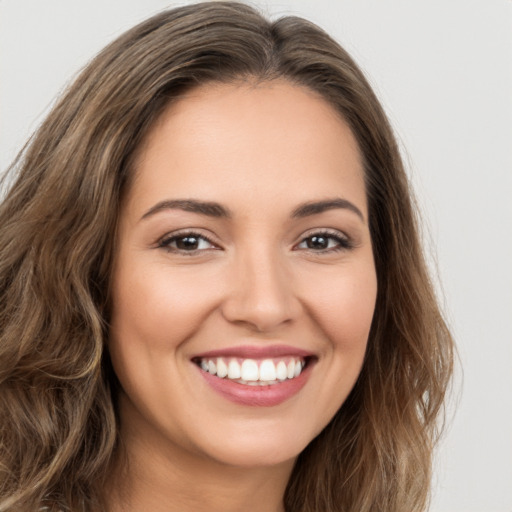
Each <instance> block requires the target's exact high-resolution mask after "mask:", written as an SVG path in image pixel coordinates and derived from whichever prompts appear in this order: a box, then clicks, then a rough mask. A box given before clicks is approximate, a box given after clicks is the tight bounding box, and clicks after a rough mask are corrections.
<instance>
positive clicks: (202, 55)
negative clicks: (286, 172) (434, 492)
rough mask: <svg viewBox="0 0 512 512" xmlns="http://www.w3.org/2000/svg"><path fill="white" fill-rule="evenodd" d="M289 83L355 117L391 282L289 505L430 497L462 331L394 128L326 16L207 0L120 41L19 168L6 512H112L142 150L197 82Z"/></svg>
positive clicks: (8, 323) (417, 504)
mask: <svg viewBox="0 0 512 512" xmlns="http://www.w3.org/2000/svg"><path fill="white" fill-rule="evenodd" d="M277 78H280V79H285V80H288V81H289V82H291V83H293V84H297V85H300V86H302V87H306V88H308V89H310V90H312V91H316V92H317V93H318V94H320V95H321V96H322V97H323V98H324V99H325V100H326V101H328V102H329V103H330V105H332V107H333V108H334V109H336V110H337V111H338V112H339V113H340V114H341V116H342V117H343V118H344V119H345V121H346V122H347V123H348V125H349V126H350V128H351V130H352V132H353V134H354V136H355V138H356V140H357V142H358V145H359V149H360V152H361V154H362V158H363V161H364V170H365V183H366V191H367V197H368V209H369V223H370V232H371V238H372V243H373V250H374V257H375V264H376V269H377V280H378V297H377V302H376V309H375V315H374V320H373V324H372V328H371V332H370V338H369V342H368V349H367V354H366V358H365V362H364V365H363V369H362V372H361V374H360V377H359V379H358V381H357V383H356V385H355V387H354V389H353V390H352V392H351V394H350V395H349V397H348V399H347V400H346V402H345V403H344V404H343V406H342V407H341V409H340V410H339V411H338V412H337V414H336V415H335V417H334V418H333V419H332V421H331V422H330V423H329V424H328V425H327V427H326V428H325V429H324V430H323V432H322V433H321V434H320V435H319V436H318V437H317V438H316V439H314V440H313V441H312V442H311V443H310V444H309V445H308V447H307V448H306V449H305V450H304V452H303V453H301V454H300V456H299V457H298V460H297V462H296V464H295V467H294V470H293V473H292V476H291V479H290V482H289V484H288V488H287V490H286V494H285V496H284V502H285V508H286V510H287V511H288V512H314V511H316V512H334V511H336V512H340V511H343V512H370V511H371V512H377V511H379V512H412V511H414V512H417V511H423V510H425V509H426V507H427V504H428V493H429V486H430V479H431V457H432V449H433V446H434V444H435V441H436V439H437V436H438V434H439V432H440V425H441V423H440V422H439V421H438V420H439V417H440V416H441V417H442V414H441V413H442V412H443V400H444V396H445V392H446V389H447V386H448V383H449V380H450V376H451V372H452V360H453V342H452V338H451V336H450V333H449V330H448V329H447V327H446V324H445V322H444V320H443V317H442V314H441V312H440V309H439V306H438V303H437V300H436V297H435V293H434V290H433V286H432V283H431V281H430V279H429V275H428V272H427V268H426V264H425V260H424V257H423V254H422V250H421V245H420V241H419V234H418V226H417V219H416V208H415V206H414V202H413V200H412V194H411V191H410V188H409V184H408V180H407V177H406V173H405V172H404V168H403V165H402V161H401V158H400V154H399V150H398V147H397V143H396V140H395V137H394V135H393V132H392V129H391V127H390V125H389V123H388V120H387V118H386V116H385V114H384V112H383V109H382V107H381V106H380V104H379V102H378V100H377V98H376V96H375V94H374V93H373V91H372V89H371V87H370V85H369V84H368V82H367V80H366V79H365V77H364V75H363V74H362V72H361V71H360V69H359V68H358V67H357V65H356V64H355V63H354V62H353V60H352V59H351V57H350V56H349V55H348V54H347V53H346V51H345V50H344V49H342V48H341V47H340V46H339V45H338V44H337V43H336V42H335V41H333V40H332V39H331V38H330V37H329V36H328V35H327V34H326V33H324V32H323V31H322V30H321V29H320V28H318V27H317V26H315V25H314V24H312V23H310V22H308V21H305V20H303V19H300V18H297V17H284V18H281V19H279V20H277V21H269V20H267V19H265V18H264V17H262V16H261V15H260V14H259V13H258V12H256V11H255V10H254V9H253V8H251V7H249V6H246V5H244V4H241V3H236V2H211V3H210V2H205V3H201V4H196V5H188V6H186V7H180V8H177V9H173V10H169V11H165V12H162V13H161V14H158V15H156V16H154V17H152V18H150V19H149V20H147V21H145V22H143V23H141V24H140V25H138V26H136V27H134V28H133V29H131V30H129V31H128V32H126V33H125V34H124V35H122V36H121V37H119V38H118V39H117V40H116V41H114V42H113V43H111V44H110V45H109V46H107V47H106V48H105V49H104V50H103V51H102V52H101V53H100V54H99V55H98V56H97V57H96V58H94V59H93V60H92V61H91V63H90V64H89V65H88V66H87V67H86V68H85V69H84V70H83V71H82V72H81V74H80V75H79V76H78V78H77V79H76V80H75V81H74V83H73V84H72V85H71V86H70V87H69V88H68V90H67V91H66V92H65V94H64V95H63V97H62V98H61V99H60V101H59V102H58V103H57V104H56V106H55V107H54V108H53V110H52V111H51V113H50V114H49V115H48V117H47V119H46V120H45V121H44V123H43V124H42V125H41V127H40V128H39V130H38V131H37V132H36V134H35V135H34V136H33V138H32V139H31V141H30V142H29V144H28V145H27V147H26V148H25V149H24V150H23V151H22V153H21V154H20V155H19V156H18V158H17V160H16V161H15V163H14V164H13V165H12V166H11V169H10V174H9V176H10V175H11V174H12V175H13V179H12V184H11V185H10V186H9V187H8V189H9V190H8V191H7V193H6V196H5V198H4V200H3V202H2V204H1V206H0V512H5V511H30V512H33V511H35V510H38V509H40V508H42V507H47V508H46V509H47V510H51V511H57V510H59V511H63V510H66V511H72V512H79V511H80V512H92V511H94V510H100V509H101V507H102V505H101V494H102V488H101V483H102V482H103V480H104V478H105V476H106V475H107V472H108V471H109V468H110V467H111V464H112V461H113V458H114V456H115V455H116V453H117V452H118V421H117V417H116V393H115V376H114V375H113V372H112V369H111V367H110V363H109V357H108V353H107V352H106V350H105V347H106V341H107V338H108V321H109V308H108V305H109V279H110V271H111V267H112V261H113V245H114V240H115V233H116V226H117V222H118V215H119V205H120V200H121V198H122V197H123V193H124V190H125V189H126V187H127V186H128V184H129V180H130V176H131V175H132V174H133V169H132V165H131V164H132V161H133V156H134V152H135V150H136V149H137V148H138V147H139V145H140V143H141V141H142V139H143V138H144V136H145V134H146V133H147V131H148V129H149V128H150V127H151V126H152V125H153V123H154V122H155V120H156V119H157V118H158V116H159V115H160V114H161V112H162V111H163V109H164V108H165V107H166V106H167V105H168V104H169V103H171V102H173V101H175V100H177V99H179V98H180V96H182V95H183V94H184V93H185V92H186V91H188V90H190V89H191V88H194V87H197V86H199V85H202V84H207V83H210V82H221V83H229V82H234V81H240V80H256V81H269V80H273V79H277ZM4 180H5V179H4ZM4 183H6V181H4Z"/></svg>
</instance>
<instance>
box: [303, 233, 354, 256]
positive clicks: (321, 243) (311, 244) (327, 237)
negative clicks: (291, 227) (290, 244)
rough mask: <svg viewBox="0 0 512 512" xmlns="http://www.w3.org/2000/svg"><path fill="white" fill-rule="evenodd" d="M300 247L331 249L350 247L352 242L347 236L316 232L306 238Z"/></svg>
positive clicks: (319, 249)
mask: <svg viewBox="0 0 512 512" xmlns="http://www.w3.org/2000/svg"><path fill="white" fill-rule="evenodd" d="M297 248H298V249H308V250H310V251H317V252H320V251H330V250H341V249H349V248H350V242H349V241H348V239H347V238H344V237H342V236H340V235H333V234H330V233H315V234H313V235H310V236H308V237H307V238H304V239H303V240H302V241H301V242H300V243H299V244H298V245H297Z"/></svg>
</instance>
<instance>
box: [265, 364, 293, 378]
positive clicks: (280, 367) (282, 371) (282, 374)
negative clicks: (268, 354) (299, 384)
mask: <svg viewBox="0 0 512 512" xmlns="http://www.w3.org/2000/svg"><path fill="white" fill-rule="evenodd" d="M260 375H261V370H260ZM276 376H277V378H278V379H279V380H286V377H287V376H288V370H287V368H286V364H285V362H284V361H279V363H277V368H276Z"/></svg>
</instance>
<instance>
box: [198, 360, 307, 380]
mask: <svg viewBox="0 0 512 512" xmlns="http://www.w3.org/2000/svg"><path fill="white" fill-rule="evenodd" d="M310 359H311V358H309V357H299V356H288V357H277V358H267V359H243V358H235V357H201V358H195V359H194V360H193V362H194V363H195V364H197V365H198V366H199V367H200V368H201V369H202V370H203V371H204V372H206V373H208V374H210V375H214V376H216V377H218V378H220V379H226V380H230V381H232V382H236V383H237V384H243V385H247V386H272V385H275V384H279V383H282V382H285V381H290V380H293V379H296V378H297V377H299V376H300V374H301V373H302V370H303V369H304V368H305V367H306V366H307V364H308V361H309V360H310Z"/></svg>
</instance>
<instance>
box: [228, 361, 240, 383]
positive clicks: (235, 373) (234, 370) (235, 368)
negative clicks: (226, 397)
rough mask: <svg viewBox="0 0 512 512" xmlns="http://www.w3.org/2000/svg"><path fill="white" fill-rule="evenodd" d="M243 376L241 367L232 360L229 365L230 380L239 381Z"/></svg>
mask: <svg viewBox="0 0 512 512" xmlns="http://www.w3.org/2000/svg"><path fill="white" fill-rule="evenodd" d="M241 376H242V373H241V371H240V365H239V364H238V362H237V361H235V360H234V359H231V361H229V365H228V379H239V378H240V377H241Z"/></svg>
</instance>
